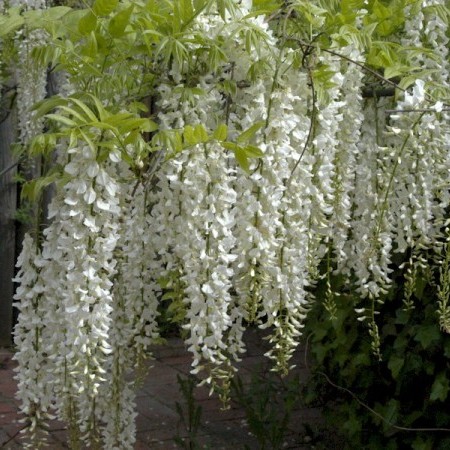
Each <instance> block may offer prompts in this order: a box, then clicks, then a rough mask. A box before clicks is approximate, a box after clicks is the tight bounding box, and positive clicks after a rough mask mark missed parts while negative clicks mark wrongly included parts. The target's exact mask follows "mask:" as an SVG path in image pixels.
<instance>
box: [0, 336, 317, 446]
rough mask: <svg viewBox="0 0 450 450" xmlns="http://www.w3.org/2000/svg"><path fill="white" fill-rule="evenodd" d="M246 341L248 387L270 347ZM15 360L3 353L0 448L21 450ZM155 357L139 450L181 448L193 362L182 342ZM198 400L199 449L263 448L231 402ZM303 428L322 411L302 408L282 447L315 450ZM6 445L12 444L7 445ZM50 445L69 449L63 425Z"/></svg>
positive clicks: (144, 394)
mask: <svg viewBox="0 0 450 450" xmlns="http://www.w3.org/2000/svg"><path fill="white" fill-rule="evenodd" d="M246 341H247V348H248V352H247V354H246V355H245V357H244V358H243V361H242V363H240V366H241V367H240V371H239V374H240V376H241V378H242V380H243V381H244V384H245V383H247V382H249V380H250V379H251V377H252V373H255V370H267V367H269V366H268V364H267V361H266V359H267V358H265V357H264V356H263V353H264V352H265V351H266V349H267V348H266V347H265V343H264V342H263V341H262V340H261V336H260V332H259V331H256V330H250V331H249V332H247V335H246ZM11 356H12V354H11V353H10V352H9V351H7V350H1V349H0V449H22V448H23V446H22V445H21V441H20V438H19V437H15V438H14V439H12V440H11V438H12V437H13V436H14V435H16V433H17V432H18V430H19V429H20V427H21V424H20V423H18V419H19V416H18V414H17V401H16V400H15V399H14V394H15V390H16V386H15V382H14V380H13V368H14V362H13V361H12V360H11ZM154 356H155V359H154V360H153V361H152V362H151V365H152V366H153V367H152V368H151V369H150V371H149V374H148V376H147V378H146V380H145V382H144V385H143V387H142V389H141V390H140V391H139V392H138V397H137V405H138V413H139V415H138V418H137V429H138V433H137V442H136V446H135V450H144V449H155V450H165V449H176V448H180V447H179V446H177V445H176V444H175V443H174V437H175V436H177V435H178V436H180V437H185V436H186V435H187V433H186V431H185V430H183V427H182V426H181V422H180V417H179V415H178V413H177V411H176V402H179V403H180V404H181V405H184V404H185V399H183V397H182V395H181V394H180V392H179V385H178V383H177V375H182V376H186V375H187V374H189V370H190V363H191V357H190V355H189V353H188V352H187V351H186V350H185V348H184V346H183V343H182V341H181V340H180V339H178V338H170V339H168V342H167V345H165V346H162V347H157V348H155V350H154ZM294 358H295V363H296V364H297V366H298V367H297V369H296V371H295V373H294V374H293V375H295V374H297V375H299V376H300V377H301V379H304V378H306V377H307V371H306V368H305V367H304V362H303V358H304V355H303V353H302V351H301V350H299V351H298V352H297V353H296V354H295V357H294ZM264 367H265V368H264ZM194 395H195V398H196V400H197V404H198V405H200V406H201V407H202V416H201V417H202V419H201V427H200V430H199V432H198V434H197V439H196V442H197V443H198V444H200V445H201V446H203V448H209V449H214V450H220V449H224V450H235V449H236V450H237V449H245V448H248V449H250V450H257V449H259V448H260V446H259V445H258V441H257V439H256V438H255V437H254V436H253V435H251V433H250V432H249V428H248V426H247V423H246V419H245V417H246V415H245V411H244V410H243V409H242V408H240V407H239V406H238V405H237V404H235V403H233V404H232V407H231V409H229V410H227V411H222V410H221V409H220V406H221V404H220V402H219V400H218V399H217V398H216V397H210V396H209V395H208V390H207V389H206V388H205V387H196V388H195V391H194ZM304 423H307V424H308V425H309V426H310V427H312V428H314V427H317V426H319V424H320V423H321V421H320V415H319V411H318V410H315V409H304V408H303V409H302V408H301V407H299V408H297V409H296V410H295V411H294V412H293V414H292V420H291V423H290V425H289V432H288V433H286V438H285V440H284V441H285V445H284V448H287V449H293V450H306V449H309V448H312V447H311V446H308V445H306V444H305V443H304V433H303V427H302V424H304ZM7 441H9V442H8V443H7V444H6V445H5V443H6V442H7ZM49 442H50V448H51V449H52V450H58V449H66V448H68V446H67V444H66V431H65V428H64V424H61V423H57V422H54V423H52V424H51V432H50V441H49ZM196 448H198V447H196ZM124 450H125V449H124Z"/></svg>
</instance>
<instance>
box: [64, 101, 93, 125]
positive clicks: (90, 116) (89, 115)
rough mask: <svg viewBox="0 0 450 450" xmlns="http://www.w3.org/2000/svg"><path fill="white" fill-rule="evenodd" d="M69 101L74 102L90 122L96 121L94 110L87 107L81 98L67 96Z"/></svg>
mask: <svg viewBox="0 0 450 450" xmlns="http://www.w3.org/2000/svg"><path fill="white" fill-rule="evenodd" d="M69 99H70V101H71V102H73V103H75V104H76V105H77V106H78V107H79V108H80V109H81V110H82V111H83V112H84V113H85V114H86V117H87V119H88V120H90V121H91V122H96V121H97V120H98V119H97V116H96V115H95V114H94V111H92V109H90V108H89V106H87V105H86V103H83V102H82V101H81V100H79V99H78V98H75V97H69Z"/></svg>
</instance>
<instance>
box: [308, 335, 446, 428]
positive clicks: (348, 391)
mask: <svg viewBox="0 0 450 450" xmlns="http://www.w3.org/2000/svg"><path fill="white" fill-rule="evenodd" d="M311 336H312V333H311V334H309V336H308V337H307V338H306V344H305V367H306V369H307V370H308V371H309V370H310V367H309V364H308V358H307V357H308V345H309V339H310V338H311ZM316 373H318V374H319V375H321V376H322V377H324V378H325V380H327V382H328V384H330V385H331V386H333V387H334V388H336V389H339V390H341V391H344V392H346V393H347V394H349V395H351V396H352V397H353V399H354V400H356V402H358V403H359V404H360V405H361V406H362V407H363V408H365V409H367V410H368V411H370V412H371V413H372V414H373V415H374V416H376V417H378V418H379V419H381V420H382V421H383V422H384V423H385V424H387V425H389V426H390V427H392V428H394V429H396V430H399V431H416V432H424V431H425V432H426V431H446V432H450V428H410V427H402V426H399V425H396V424H394V423H392V422H390V421H389V420H388V419H386V418H385V417H384V416H382V415H381V414H380V413H378V412H376V411H375V410H374V409H372V408H371V407H370V406H369V405H366V404H365V403H364V402H363V401H362V400H360V399H359V398H358V397H357V395H356V394H354V393H353V392H352V391H350V390H349V389H347V388H345V387H343V386H339V385H338V384H336V383H333V381H331V380H330V377H329V376H328V375H327V374H326V373H323V372H320V371H316Z"/></svg>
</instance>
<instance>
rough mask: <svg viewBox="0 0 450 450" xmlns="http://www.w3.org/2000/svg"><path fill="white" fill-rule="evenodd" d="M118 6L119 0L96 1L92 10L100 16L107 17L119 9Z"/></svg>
mask: <svg viewBox="0 0 450 450" xmlns="http://www.w3.org/2000/svg"><path fill="white" fill-rule="evenodd" d="M118 4H119V0H95V2H94V5H93V7H92V9H93V11H94V14H97V15H98V16H107V15H108V14H111V13H112V12H113V11H114V10H115V9H116V8H117V5H118Z"/></svg>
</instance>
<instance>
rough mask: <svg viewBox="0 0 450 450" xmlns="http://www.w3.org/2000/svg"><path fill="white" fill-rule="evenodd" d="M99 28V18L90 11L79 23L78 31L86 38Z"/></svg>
mask: <svg viewBox="0 0 450 450" xmlns="http://www.w3.org/2000/svg"><path fill="white" fill-rule="evenodd" d="M96 28H97V17H96V15H95V14H94V13H93V12H92V11H88V12H87V13H86V14H85V15H84V16H83V17H82V18H81V19H80V20H79V22H78V31H79V32H80V33H81V34H82V35H83V36H84V35H87V34H90V33H92V32H93V31H94V30H95V29H96Z"/></svg>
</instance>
